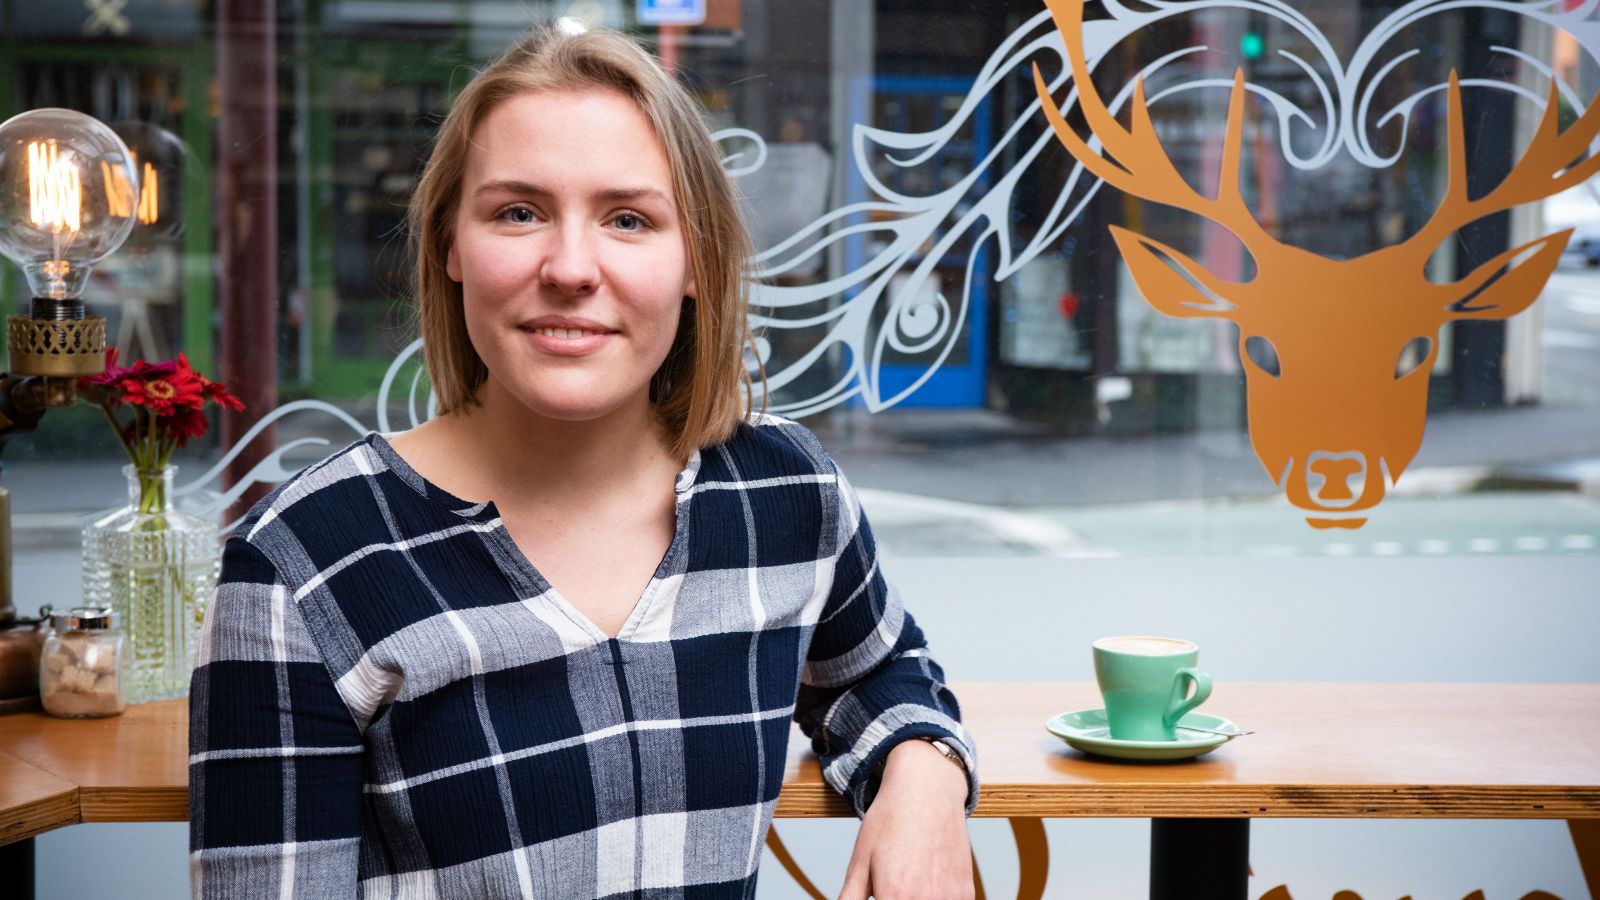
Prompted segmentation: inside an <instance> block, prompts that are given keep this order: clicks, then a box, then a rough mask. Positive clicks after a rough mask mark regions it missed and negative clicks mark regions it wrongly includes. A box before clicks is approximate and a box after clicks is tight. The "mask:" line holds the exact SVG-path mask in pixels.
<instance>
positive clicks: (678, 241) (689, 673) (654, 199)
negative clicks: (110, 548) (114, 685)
mask: <svg viewBox="0 0 1600 900" xmlns="http://www.w3.org/2000/svg"><path fill="white" fill-rule="evenodd" d="M411 225H412V229H413V233H414V234H415V235H416V237H417V239H418V275H417V289H418V295H419V312H420V321H421V330H422V334H423V338H424V343H425V348H426V361H427V365H428V371H429V374H430V376H431V378H432V381H433V389H434V393H435V395H436V397H437V400H438V413H439V414H438V415H437V416H436V417H435V418H433V419H432V420H431V421H429V422H427V423H425V424H423V425H420V426H418V427H416V428H414V429H412V430H410V431H407V432H404V433H397V434H377V433H374V434H369V435H367V436H366V437H365V438H363V439H362V440H360V441H357V442H355V443H353V444H351V445H350V446H349V447H346V448H345V449H344V450H342V451H340V452H339V453H336V454H334V455H333V456H331V457H330V458H328V459H327V460H324V461H323V462H321V463H318V464H317V465H315V466H312V467H310V468H308V469H306V470H304V471H303V472H301V473H299V474H298V475H296V476H295V478H293V479H291V480H290V481H288V482H286V483H284V484H283V485H280V486H279V487H278V488H277V490H275V491H274V492H273V493H272V494H270V495H269V496H267V497H266V498H264V499H263V500H262V501H261V502H260V503H259V504H257V505H256V506H255V508H254V509H253V510H252V511H251V513H250V514H249V515H248V516H247V517H246V518H245V519H244V520H243V522H242V523H241V524H240V526H239V528H238V529H237V530H236V531H235V532H234V534H233V535H231V536H230V538H229V541H228V544H227V547H226V550H225V553H224V561H223V574H222V583H221V586H220V587H219V589H218V591H217V595H216V597H215V599H214V601H213V603H212V605H211V608H210V610H209V611H208V613H207V616H206V623H205V629H204V633H203V635H202V639H201V648H200V654H199V659H198V661H197V665H196V670H195V675H194V680H193V686H192V692H191V701H190V702H191V706H190V709H191V736H190V751H191V754H192V755H191V765H190V778H191V783H190V797H191V801H190V810H191V821H192V823H193V824H192V831H191V849H192V851H193V852H192V876H193V887H194V892H195V895H196V896H208V897H209V896H215V897H227V898H236V897H247V896H267V895H271V896H294V897H339V898H346V897H350V896H354V895H357V894H361V895H364V896H398V897H412V896H417V897H422V896H441V897H528V896H550V897H559V898H574V897H604V896H612V895H629V896H644V892H646V891H651V892H652V893H651V896H657V895H659V896H685V897H690V896H693V897H702V896H703V897H722V896H729V897H733V896H740V897H747V896H751V895H752V894H753V892H754V887H755V879H756V868H757V864H758V863H759V861H760V857H761V849H762V844H763V841H764V837H765V835H766V831H767V828H768V827H769V825H770V823H771V817H772V811H773V805H774V803H775V801H776V798H777V795H778V788H779V786H780V784H781V782H782V778H783V769H784V761H785V758H786V744H787V739H788V735H789V727H790V726H789V723H790V720H791V719H793V720H795V721H798V722H799V724H800V726H801V728H802V730H803V731H804V733H805V734H806V735H807V736H808V737H809V738H810V739H811V742H812V746H813V748H814V749H815V750H816V752H817V753H818V754H819V756H820V758H821V762H822V765H823V767H824V775H825V777H826V779H827V781H828V782H829V784H831V785H833V786H834V787H835V788H836V789H838V790H839V791H841V792H842V793H843V794H844V795H845V796H846V797H847V798H848V799H849V801H850V803H851V805H852V808H853V809H854V810H855V812H856V814H857V815H858V816H861V817H862V819H863V822H862V826H861V830H860V833H859V836H858V838H857V841H856V848H855V853H854V855H853V857H852V859H851V861H850V864H849V867H848V870H847V874H846V879H845V880H846V884H845V888H844V892H843V894H842V895H841V896H844V897H850V898H865V897H866V896H867V895H868V894H869V893H871V894H873V895H875V896H877V897H880V898H884V897H894V896H908V897H911V896H914V897H970V896H972V876H971V856H970V850H969V848H968V844H967V835H966V828H965V816H966V815H968V814H970V813H971V811H972V808H973V806H974V805H975V804H976V801H977V781H976V778H975V777H973V776H971V775H969V774H968V773H970V772H974V771H975V757H974V749H973V744H972V740H971V737H970V736H969V735H968V734H967V732H966V731H965V729H963V728H962V727H961V725H960V722H959V720H958V717H959V710H958V708H957V705H956V699H955V697H954V696H953V695H952V694H951V693H950V691H949V690H948V688H946V687H945V686H944V684H943V683H942V680H943V673H942V672H941V671H940V669H939V667H938V666H937V664H935V663H934V662H933V660H932V659H931V658H930V657H929V656H928V654H927V650H926V644H925V642H924V641H923V639H922V634H921V632H920V630H919V629H918V628H917V626H916V624H915V622H914V621H913V620H912V618H911V617H910V616H909V615H907V614H906V613H905V611H904V609H903V608H902V606H901V605H900V602H899V598H898V596H897V595H896V594H895V593H894V592H893V591H892V590H891V589H890V588H888V587H887V585H886V584H885V582H884V580H883V577H882V574H881V573H880V572H879V570H878V566H877V557H876V550H875V548H874V545H873V542H872V537H871V533H870V531H869V530H868V528H867V525H866V521H865V520H864V519H863V518H862V516H861V512H860V507H859V505H858V503H857V502H856V498H855V496H854V494H853V493H852V491H851V489H850V487H849V485H848V483H847V482H846V481H845V479H844V478H843V476H841V475H840V474H839V472H838V470H837V468H835V466H834V464H833V462H832V460H830V459H829V458H828V456H827V454H826V453H825V452H824V451H823V449H822V447H821V445H820V444H819V443H818V442H817V440H816V438H815V437H814V436H813V435H811V433H810V432H809V431H807V430H806V429H804V428H802V427H801V426H799V425H797V424H794V423H792V422H788V421H785V420H782V419H779V418H776V417H772V416H763V415H760V414H759V413H753V412H747V410H748V408H749V406H750V397H751V395H752V389H751V385H750V383H749V378H748V375H747V368H746V363H745V359H744V350H745V347H746V345H747V341H748V333H747V325H746V317H745V295H744V289H743V286H742V282H741V268H740V267H741V263H742V260H743V259H744V258H745V256H746V255H747V252H748V248H747V246H746V242H747V239H746V238H745V237H744V231H743V228H742V226H741V224H740V222H739V218H738V212H737V205H736V202H735V199H734V195H733V192H732V189H731V187H730V185H729V184H728V181H727V179H726V176H725V175H724V173H723V170H722V168H721V165H720V162H719V159H718V154H717V152H716V148H715V146H714V145H713V144H712V142H711V140H710V138H709V135H708V134H707V132H706V129H705V126H704V124H703V123H702V121H701V118H700V115H699V111H698V108H697V107H696V105H695V104H694V101H693V100H692V99H691V98H690V97H689V96H688V95H687V94H686V93H685V92H684V91H683V90H682V89H681V88H680V87H679V86H678V85H677V84H676V83H675V82H674V81H673V80H672V79H671V78H670V77H669V76H667V75H666V74H665V73H664V72H663V71H662V70H661V69H660V67H659V66H658V65H656V63H655V62H654V61H653V60H652V59H651V58H650V57H649V56H648V55H647V54H645V53H644V52H642V51H641V50H639V49H638V48H637V47H635V46H634V45H633V44H632V43H630V42H629V41H628V40H627V39H625V38H623V37H621V36H619V35H616V34H610V33H598V32H591V33H588V34H583V35H578V36H570V35H564V34H561V33H559V32H556V31H553V30H551V31H541V32H539V33H537V34H535V35H534V36H532V37H530V38H528V39H527V40H525V41H523V42H522V43H520V44H518V45H517V46H516V47H514V48H513V49H512V50H510V51H509V52H508V53H507V54H506V55H505V56H504V57H502V58H501V59H500V60H499V61H497V62H496V63H494V64H493V65H492V66H491V67H490V68H489V69H487V70H486V71H484V72H483V73H482V74H481V75H479V76H478V77H477V78H476V79H475V80H474V81H473V82H472V83H471V84H469V85H468V86H467V88H466V89H465V90H464V91H463V93H462V94H461V96H460V97H459V98H458V99H457V101H456V103H455V105H454V108H453V109H452V110H451V112H450V114H449V116H448V117H447V118H446V119H445V122H444V124H443V125H442V127H441V129H440V132H439V136H438V138H437V140H436V145H435V149H434V151H433V153H432V156H431V158H430V159H429V161H428V164H427V167H426V169H425V171H424V174H423V176H422V180H421V183H420V185H419V186H418V190H417V191H416V194H415V196H414V199H413V204H412V208H411ZM919 738H920V739H921V740H918V739H919Z"/></svg>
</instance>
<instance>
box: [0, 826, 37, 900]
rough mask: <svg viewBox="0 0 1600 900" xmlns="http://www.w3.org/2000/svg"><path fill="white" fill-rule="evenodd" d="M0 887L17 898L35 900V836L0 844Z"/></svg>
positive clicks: (18, 899)
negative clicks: (2, 885) (0, 884)
mask: <svg viewBox="0 0 1600 900" xmlns="http://www.w3.org/2000/svg"><path fill="white" fill-rule="evenodd" d="M0 883H3V884H4V885H5V887H4V888H3V889H0V893H3V894H4V895H5V896H7V897H15V898H16V900H33V838H23V839H22V840H20V841H13V842H11V843H9V844H4V845H0Z"/></svg>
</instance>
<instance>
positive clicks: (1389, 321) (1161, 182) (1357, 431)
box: [1033, 0, 1600, 528]
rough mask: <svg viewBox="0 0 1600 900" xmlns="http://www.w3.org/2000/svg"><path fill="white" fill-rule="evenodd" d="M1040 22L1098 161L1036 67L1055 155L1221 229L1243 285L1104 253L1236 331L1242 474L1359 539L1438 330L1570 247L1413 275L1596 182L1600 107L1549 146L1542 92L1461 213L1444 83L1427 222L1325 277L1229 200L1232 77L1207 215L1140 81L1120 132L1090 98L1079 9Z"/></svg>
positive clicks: (1239, 98) (1169, 298)
mask: <svg viewBox="0 0 1600 900" xmlns="http://www.w3.org/2000/svg"><path fill="white" fill-rule="evenodd" d="M1045 5H1046V6H1047V7H1049V9H1050V12H1051V15H1052V16H1053V17H1054V19H1055V23H1056V28H1057V29H1058V30H1059V31H1060V33H1061V37H1062V40H1063V41H1064V42H1065V44H1066V49H1067V59H1068V62H1069V64H1070V66H1071V68H1072V84H1073V85H1075V86H1076V87H1077V91H1078V97H1079V100H1078V103H1079V107H1080V108H1081V109H1082V111H1083V116H1084V119H1085V121H1086V122H1087V123H1088V126H1089V129H1090V131H1091V132H1092V133H1093V134H1094V135H1095V136H1096V137H1098V138H1099V140H1100V143H1101V145H1102V146H1103V147H1104V149H1105V151H1106V153H1107V154H1109V158H1108V157H1107V156H1102V155H1101V154H1100V153H1098V152H1096V151H1095V150H1094V149H1092V148H1091V147H1090V146H1089V144H1088V142H1087V141H1086V140H1085V139H1083V138H1081V137H1079V135H1078V133H1077V132H1076V131H1074V130H1073V128H1072V127H1071V126H1070V125H1068V124H1067V122H1066V120H1065V118H1064V117H1063V116H1062V114H1061V111H1060V109H1059V107H1057V105H1056V103H1055V101H1054V100H1053V99H1052V97H1051V94H1050V91H1049V88H1048V87H1047V83H1046V81H1045V79H1044V76H1043V75H1042V74H1041V73H1040V71H1039V66H1038V64H1037V63H1035V64H1034V66H1033V76H1034V85H1035V88H1036V89H1037V91H1038V94H1039V98H1040V101H1041V103H1042V104H1043V107H1044V111H1045V116H1046V117H1047V118H1048V119H1049V121H1050V125H1051V127H1052V128H1053V129H1054V130H1055V133H1056V136H1057V137H1058V138H1059V139H1060V141H1061V143H1062V144H1063V145H1065V146H1066V148H1067V151H1068V152H1069V153H1071V154H1072V156H1073V157H1074V158H1076V159H1077V160H1078V161H1079V162H1080V163H1081V164H1082V165H1083V166H1084V167H1085V168H1086V169H1088V170H1089V171H1090V172H1092V173H1093V174H1094V175H1096V176H1097V177H1099V178H1100V179H1101V180H1103V181H1104V182H1106V183H1107V184H1110V185H1112V186H1113V187H1116V188H1117V189H1119V190H1121V191H1123V192H1125V193H1127V194H1130V195H1132V196H1135V197H1139V198H1142V199H1144V200H1149V201H1152V202H1156V203H1162V204H1165V205H1167V206H1172V207H1175V208H1178V209H1182V210H1187V211H1189V212H1193V213H1197V214H1199V215H1201V216H1204V217H1205V218H1207V219H1210V220H1211V221H1213V222H1216V223H1218V224H1220V225H1222V226H1224V227H1226V228H1228V229H1229V230H1230V231H1231V232H1232V233H1233V234H1234V235H1235V236H1236V237H1237V238H1238V239H1239V241H1240V242H1241V243H1242V244H1243V245H1244V248H1245V250H1246V251H1247V252H1248V253H1249V254H1250V256H1251V257H1252V258H1253V259H1254V261H1255V275H1254V276H1253V277H1252V278H1250V279H1249V280H1247V281H1239V282H1235V281H1227V280H1224V279H1221V278H1218V277H1217V276H1215V275H1213V274H1212V273H1210V272H1208V271H1206V269H1205V268H1204V267H1203V266H1202V265H1201V264H1200V263H1198V262H1196V261H1195V260H1193V259H1191V258H1189V257H1188V256H1185V255H1184V254H1182V253H1180V252H1178V251H1177V250H1174V249H1173V248H1171V247H1168V246H1166V245H1164V244H1162V243H1160V242H1159V241H1155V240H1152V239H1151V238H1149V237H1146V236H1144V235H1140V234H1136V233H1134V232H1132V231H1129V230H1127V229H1125V228H1119V227H1117V226H1115V225H1113V226H1111V233H1112V236H1113V237H1114V239H1115V240H1116V244H1117V247H1118V249H1119V250H1120V251H1121V252H1122V257H1123V260H1124V261H1125V262H1126V264H1127V266H1128V269H1129V271H1130V272H1131V273H1132V275H1133V278H1134V280H1135V281H1136V282H1137V283H1138V285H1139V288H1140V290H1141V291H1142V292H1143V294H1144V296H1145V297H1146V298H1147V299H1148V301H1149V302H1150V304H1151V305H1152V306H1154V307H1155V308H1156V309H1158V310H1160V311H1161V312H1163V313H1165V314H1166V315H1169V316H1178V317H1196V316H1216V317H1221V318H1226V319H1229V320H1231V321H1233V322H1234V323H1235V324H1237V325H1238V326H1239V355H1240V358H1241V363H1242V364H1243V367H1244V370H1245V379H1246V393H1247V397H1248V409H1249V428H1250V443H1251V446H1252V447H1253V448H1254V449H1255V452H1256V456H1257V458H1259V459H1260V460H1261V463H1262V465H1264V466H1265V467H1266V469H1267V472H1268V474H1269V475H1271V476H1272V479H1273V481H1274V482H1275V483H1276V484H1277V485H1279V487H1281V488H1282V489H1283V490H1284V492H1285V493H1286V495H1287V497H1288V499H1289V501H1290V502H1291V503H1293V504H1294V505H1295V506H1296V507H1298V508H1300V509H1301V510H1303V511H1304V512H1305V513H1306V522H1307V523H1308V524H1310V525H1311V526H1313V527H1315V528H1359V527H1361V526H1362V525H1364V524H1365V523H1366V521H1367V519H1366V516H1365V515H1361V514H1362V513H1365V512H1366V511H1368V510H1371V509H1372V508H1373V507H1375V506H1377V505H1378V503H1380V502H1381V501H1382V500H1383V497H1384V494H1385V492H1386V491H1387V490H1388V488H1389V486H1391V485H1392V484H1393V483H1394V482H1395V481H1396V480H1397V479H1399V477H1400V474H1401V473H1402V472H1404V471H1405V469H1406V466H1407V465H1409V464H1410V462H1411V460H1412V458H1413V457H1414V456H1415V455H1416V452H1417V449H1418V447H1419V446H1420V445H1421V443H1422V432H1423V426H1424V423H1425V421H1426V418H1427V399H1428V398H1427V391H1428V373H1429V371H1430V370H1431V369H1432V368H1433V362H1434V359H1435V357H1436V355H1437V351H1438V346H1439V341H1438V334H1439V330H1440V328H1442V327H1443V326H1444V324H1445V323H1446V322H1449V321H1452V320H1456V319H1504V318H1507V317H1509V316H1513V315H1515V314H1517V313H1519V312H1521V311H1523V310H1524V309H1527V308H1528V307H1529V306H1530V305H1531V304H1532V303H1533V302H1534V300H1535V299H1537V298H1538V296H1539V292H1540V291H1541V290H1542V289H1543V288H1544V284H1545V282H1546V281H1547V280H1548V279H1549V278H1550V274H1551V273H1552V272H1553V271H1554V270H1555V267H1556V263H1557V262H1558V261H1559V260H1560V257H1561V252H1562V250H1563V248H1565V247H1566V244H1567V239H1568V238H1569V237H1570V236H1571V234H1572V231H1571V229H1568V230H1566V231H1561V232H1557V233H1555V234H1550V235H1546V236H1544V237H1541V238H1539V239H1538V240H1535V241H1530V242H1529V243H1526V244H1523V245H1522V246H1520V247H1514V248H1512V249H1510V250H1507V251H1506V252H1504V253H1502V254H1500V255H1499V256H1497V257H1495V258H1494V259H1492V260H1490V261H1489V262H1487V263H1484V264H1483V265H1481V266H1479V267H1478V268H1477V269H1476V270H1475V271H1473V272H1472V273H1471V274H1470V275H1467V276H1466V277H1465V278H1462V279H1460V280H1459V281H1455V282H1452V283H1449V284H1436V283H1434V282H1432V281H1429V280H1428V279H1427V277H1426V274H1425V270H1426V266H1427V262H1428V258H1429V257H1430V256H1431V255H1432V254H1433V252H1434V250H1435V249H1437V248H1438V246H1439V245H1440V243H1441V242H1442V241H1444V240H1445V239H1446V238H1448V237H1449V236H1450V235H1452V234H1454V233H1455V232H1456V230H1457V229H1460V228H1461V227H1462V226H1464V225H1467V224H1469V223H1471V222H1473V221H1475V220H1477V219H1480V218H1482V217H1484V216H1487V215H1489V214H1491V213H1495V212H1500V211H1502V210H1506V209H1509V208H1511V207H1513V206H1517V205H1519V204H1522V203H1527V202H1530V201H1534V200H1539V199H1542V198H1544V197H1547V196H1549V195H1551V194H1554V193H1556V192H1558V191H1561V190H1564V189H1566V188H1569V187H1572V186H1573V185H1576V184H1579V183H1581V182H1582V181H1584V180H1585V179H1587V178H1588V177H1589V176H1590V175H1592V174H1594V172H1595V171H1596V170H1597V169H1600V155H1587V151H1588V148H1589V142H1590V141H1591V140H1592V139H1593V138H1594V137H1595V133H1596V131H1600V115H1596V114H1595V109H1596V108H1597V107H1600V104H1594V105H1591V107H1590V108H1589V110H1588V111H1586V113H1585V114H1584V115H1583V116H1582V117H1581V118H1580V119H1579V120H1578V122H1576V123H1575V124H1574V125H1572V126H1571V127H1569V128H1568V129H1567V130H1566V131H1560V130H1559V125H1558V117H1559V111H1560V104H1559V103H1558V102H1557V97H1556V90H1555V87H1554V86H1553V85H1552V87H1551V93H1550V100H1549V102H1548V104H1547V105H1546V106H1545V110H1544V116H1543V119H1542V120H1541V121H1540V122H1539V126H1538V128H1537V129H1536V131H1535V133H1534V136H1533V140H1532V142H1531V143H1530V144H1529V146H1528V148H1527V150H1526V151H1524V153H1523V154H1522V157H1521V159H1520V160H1519V161H1518V162H1517V163H1516V165H1515V166H1514V167H1513V169H1512V171H1511V173H1510V174H1509V175H1507V176H1506V177H1505V179H1504V180H1503V181H1501V182H1500V184H1499V185H1498V186H1497V187H1495V188H1494V189H1493V190H1492V191H1490V192H1489V193H1488V194H1486V195H1484V196H1482V197H1479V198H1477V199H1469V198H1468V197H1467V177H1466V175H1467V173H1466V151H1465V149H1464V142H1463V138H1462V124H1461V123H1462V114H1461V88H1460V84H1459V82H1458V81H1457V77H1456V74H1455V72H1454V71H1453V70H1452V72H1451V73H1450V84H1449V94H1448V96H1449V124H1448V128H1449V134H1448V140H1449V156H1448V182H1447V188H1446V191H1445V197H1444V199H1443V201H1442V202H1441V203H1440V204H1439V207H1438V209H1437V210H1436V211H1435V212H1434V214H1433V216H1432V217H1431V218H1430V219H1429V221H1428V222H1427V224H1425V225H1424V226H1423V227H1422V229H1421V230H1419V231H1418V232H1417V233H1416V234H1414V235H1412V236H1411V237H1410V238H1408V239H1406V240H1405V241H1403V242H1401V243H1399V244H1395V245H1393V246H1389V247H1385V248H1383V249H1380V250H1375V251H1373V252H1370V253H1367V254H1365V255H1363V256H1359V257H1356V258H1353V259H1345V260H1336V259H1329V258H1327V257H1323V256H1318V255H1316V254H1313V253H1310V252H1308V251H1305V250H1301V249H1299V248H1297V247H1292V246H1289V245H1287V244H1284V243H1282V242H1280V241H1278V240H1276V239H1274V238H1273V237H1272V236H1271V235H1269V234H1267V233H1266V231H1265V230H1264V229H1263V228H1262V227H1261V225H1260V223H1259V222H1258V221H1257V220H1256V218H1255V216H1254V215H1252V213H1251V212H1250V210H1249V209H1248V208H1247V207H1246V205H1245V201H1244V199H1243V196H1242V195H1241V193H1240V186H1239V163H1240V142H1241V135H1242V132H1243V120H1244V97H1245V81H1244V70H1243V69H1237V70H1235V72H1234V77H1233V94H1232V98H1231V100H1230V102H1229V105H1228V123H1227V131H1226V137H1225V138H1224V141H1225V144H1224V148H1223V153H1222V168H1221V173H1220V177H1219V179H1218V187H1217V196H1216V197H1214V198H1212V197H1206V196H1204V195H1202V194H1200V193H1199V192H1197V191H1196V190H1195V189H1194V188H1192V187H1190V185H1189V184H1188V183H1187V182H1185V181H1184V179H1183V177H1182V176H1181V175H1179V174H1178V171H1177V169H1176V168H1174V166H1173V164H1172V161H1171V160H1170V159H1169V158H1168V156H1167V154H1166V152H1165V151H1164V150H1163V149H1162V147H1161V145H1160V144H1159V142H1158V141H1157V138H1156V132H1155V127H1154V125H1153V124H1152V122H1151V119H1150V112H1149V110H1148V109H1147V108H1146V105H1145V95H1144V85H1143V83H1142V80H1141V81H1140V82H1139V83H1138V84H1137V85H1136V86H1135V89H1134V95H1133V100H1132V103H1131V111H1130V112H1131V127H1128V128H1124V127H1123V126H1122V125H1121V124H1120V123H1119V122H1117V120H1116V118H1115V116H1114V115H1113V114H1112V112H1111V110H1110V109H1109V108H1107V106H1106V104H1105V102H1104V101H1103V100H1102V99H1101V98H1100V97H1099V96H1098V95H1097V94H1096V92H1095V88H1094V83H1093V82H1092V81H1091V80H1090V77H1089V67H1088V63H1087V61H1086V58H1085V54H1084V48H1083V34H1082V31H1083V2H1082V0H1045ZM1586 156H1587V158H1584V159H1582V161H1581V162H1577V160H1579V159H1580V157H1586ZM1263 342H1264V344H1265V346H1263ZM1415 346H1425V348H1426V349H1425V350H1424V351H1423V352H1422V353H1421V354H1420V356H1421V358H1420V361H1414V360H1413V359H1411V357H1412V356H1413V355H1414V354H1410V353H1407V352H1406V351H1407V349H1408V348H1409V347H1415ZM1252 347H1253V348H1255V349H1257V351H1258V355H1259V356H1260V357H1261V358H1260V359H1258V358H1257V356H1256V355H1253V354H1252V353H1251V352H1250V351H1251V349H1252ZM1263 349H1265V350H1268V351H1269V352H1268V353H1260V352H1259V351H1260V350H1263ZM1274 356H1275V357H1276V360H1277V364H1276V365H1275V366H1273V365H1271V361H1272V357H1274Z"/></svg>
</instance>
